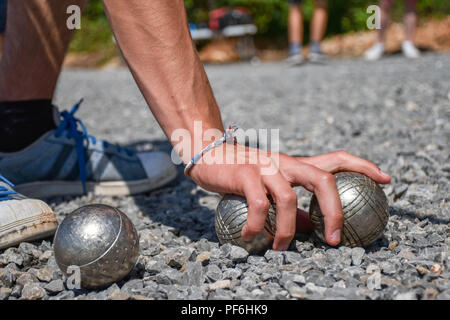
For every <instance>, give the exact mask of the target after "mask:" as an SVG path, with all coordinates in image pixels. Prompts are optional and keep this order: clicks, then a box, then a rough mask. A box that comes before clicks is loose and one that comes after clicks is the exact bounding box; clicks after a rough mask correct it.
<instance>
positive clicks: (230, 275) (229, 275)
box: [222, 268, 242, 280]
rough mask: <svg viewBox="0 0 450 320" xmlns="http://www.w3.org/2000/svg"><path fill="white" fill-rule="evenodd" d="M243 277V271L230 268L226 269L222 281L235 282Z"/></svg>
mask: <svg viewBox="0 0 450 320" xmlns="http://www.w3.org/2000/svg"><path fill="white" fill-rule="evenodd" d="M241 275H242V270H241V269H234V268H230V269H226V270H225V271H224V272H223V273H222V279H231V280H234V279H238V278H239V277H240V276H241Z"/></svg>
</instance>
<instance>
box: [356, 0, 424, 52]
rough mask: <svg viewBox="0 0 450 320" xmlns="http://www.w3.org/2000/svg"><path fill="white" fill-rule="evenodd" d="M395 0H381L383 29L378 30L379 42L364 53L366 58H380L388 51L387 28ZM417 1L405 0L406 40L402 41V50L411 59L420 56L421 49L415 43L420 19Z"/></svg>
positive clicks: (404, 21) (404, 22)
mask: <svg viewBox="0 0 450 320" xmlns="http://www.w3.org/2000/svg"><path fill="white" fill-rule="evenodd" d="M394 1H395V0H380V8H381V29H379V30H378V40H377V42H376V43H375V44H374V45H373V46H372V47H371V48H370V49H369V50H367V51H366V52H365V53H364V58H365V59H366V60H369V61H374V60H378V59H380V58H381V57H382V56H383V54H384V52H385V51H386V47H385V42H386V30H387V28H388V27H389V24H390V23H391V11H392V5H393V4H394ZM416 2H417V1H416V0H405V16H404V18H403V24H404V26H405V40H404V41H403V43H402V52H403V55H404V56H405V57H407V58H411V59H414V58H418V57H420V51H419V50H418V49H417V48H416V46H415V45H414V43H413V40H414V34H415V32H416V26H417V21H418V15H417V9H416Z"/></svg>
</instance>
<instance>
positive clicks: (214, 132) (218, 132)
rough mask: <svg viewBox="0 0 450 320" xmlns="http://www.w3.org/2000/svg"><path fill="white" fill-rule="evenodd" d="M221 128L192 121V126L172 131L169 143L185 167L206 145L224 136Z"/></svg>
mask: <svg viewBox="0 0 450 320" xmlns="http://www.w3.org/2000/svg"><path fill="white" fill-rule="evenodd" d="M224 132H225V130H224V129H223V126H221V125H220V126H219V125H210V124H208V123H205V122H203V121H193V122H192V126H190V127H188V128H180V129H175V130H173V131H172V133H171V135H170V142H171V144H172V145H173V147H174V149H175V151H176V152H177V154H178V155H179V157H180V159H181V160H182V161H183V163H184V164H185V165H187V164H188V163H189V162H190V161H191V160H192V159H193V158H194V157H195V156H196V155H198V154H199V153H200V152H201V151H202V150H203V149H204V148H206V147H207V146H208V145H210V144H212V143H214V142H215V141H218V140H220V139H221V138H222V137H223V135H224Z"/></svg>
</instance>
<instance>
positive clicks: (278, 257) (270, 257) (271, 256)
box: [264, 250, 284, 265]
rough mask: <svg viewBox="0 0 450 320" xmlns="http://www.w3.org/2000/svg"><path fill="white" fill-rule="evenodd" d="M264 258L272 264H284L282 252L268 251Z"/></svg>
mask: <svg viewBox="0 0 450 320" xmlns="http://www.w3.org/2000/svg"><path fill="white" fill-rule="evenodd" d="M264 258H266V260H267V261H268V262H271V263H276V264H278V265H281V264H284V254H283V253H282V252H281V251H275V250H267V251H266V253H265V254H264Z"/></svg>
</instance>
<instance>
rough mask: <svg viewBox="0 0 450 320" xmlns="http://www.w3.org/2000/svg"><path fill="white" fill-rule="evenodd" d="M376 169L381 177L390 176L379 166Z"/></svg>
mask: <svg viewBox="0 0 450 320" xmlns="http://www.w3.org/2000/svg"><path fill="white" fill-rule="evenodd" d="M378 171H379V172H380V174H381V175H382V176H383V177H385V178H390V176H389V175H388V174H387V173H386V172H384V171H382V170H381V169H380V168H378Z"/></svg>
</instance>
